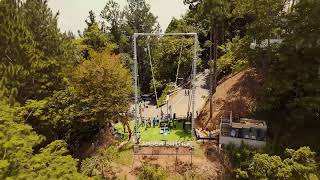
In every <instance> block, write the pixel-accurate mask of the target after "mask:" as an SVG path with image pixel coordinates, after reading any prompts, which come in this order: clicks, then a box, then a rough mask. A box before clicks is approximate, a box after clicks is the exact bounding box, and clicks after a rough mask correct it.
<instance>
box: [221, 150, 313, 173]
mask: <svg viewBox="0 0 320 180" xmlns="http://www.w3.org/2000/svg"><path fill="white" fill-rule="evenodd" d="M226 150H227V151H226V152H227V154H228V155H229V158H230V161H231V163H232V165H233V166H234V170H233V174H234V176H235V178H237V179H309V178H311V179H312V178H315V179H316V174H317V168H318V167H317V164H316V161H315V152H312V151H311V150H310V148H309V147H301V148H299V149H298V150H293V149H286V150H285V152H284V153H283V157H280V156H277V155H269V154H267V153H264V152H263V151H266V150H256V149H253V148H250V147H248V146H247V145H245V144H242V145H241V146H240V147H238V148H237V147H235V146H233V145H229V146H227V147H226Z"/></svg>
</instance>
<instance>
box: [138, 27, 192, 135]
mask: <svg viewBox="0 0 320 180" xmlns="http://www.w3.org/2000/svg"><path fill="white" fill-rule="evenodd" d="M139 36H193V37H194V41H195V42H194V57H193V61H192V80H191V84H192V95H191V102H192V117H191V119H192V122H191V133H192V135H193V136H194V135H195V130H194V128H195V119H196V115H195V103H196V102H195V95H196V73H197V59H198V54H197V48H198V35H197V33H134V35H133V48H134V57H133V60H134V91H135V98H134V100H135V112H134V116H135V117H134V120H135V122H134V130H135V133H137V132H138V121H139V119H138V112H139V110H138V108H139V106H138V105H139V102H138V58H137V38H138V37H139ZM136 140H137V134H136Z"/></svg>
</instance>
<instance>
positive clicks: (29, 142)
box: [0, 102, 85, 179]
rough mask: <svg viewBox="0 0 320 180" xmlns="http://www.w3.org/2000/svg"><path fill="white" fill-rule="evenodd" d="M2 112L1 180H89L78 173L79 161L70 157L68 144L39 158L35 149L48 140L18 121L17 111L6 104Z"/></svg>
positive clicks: (49, 148)
mask: <svg viewBox="0 0 320 180" xmlns="http://www.w3.org/2000/svg"><path fill="white" fill-rule="evenodd" d="M0 108H1V109H2V111H1V113H0V130H1V133H0V155H1V157H2V159H1V160H0V178H1V179H6V178H9V179H57V178H62V179H85V177H84V176H83V175H82V174H80V173H78V172H77V160H75V159H73V158H72V157H71V156H70V155H67V153H68V150H67V149H66V145H67V144H66V143H65V142H64V141H54V142H52V143H51V144H49V145H48V146H46V147H45V148H43V149H41V150H40V153H38V154H35V153H34V151H33V148H34V147H35V146H37V145H39V144H40V143H41V141H42V140H43V139H44V138H43V137H42V136H39V135H37V134H36V133H35V132H34V131H32V127H31V126H29V125H26V124H24V123H20V122H17V121H16V120H15V119H17V117H16V116H14V114H15V111H16V109H15V108H10V107H9V106H8V105H7V104H6V103H2V102H1V103H0Z"/></svg>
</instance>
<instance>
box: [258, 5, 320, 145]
mask: <svg viewBox="0 0 320 180" xmlns="http://www.w3.org/2000/svg"><path fill="white" fill-rule="evenodd" d="M319 10H320V2H319V1H300V2H299V3H297V5H296V6H295V7H294V11H293V12H291V13H289V14H288V15H287V16H286V19H287V20H286V21H285V23H284V24H283V29H285V31H286V32H287V33H286V34H284V36H283V38H284V41H283V42H282V44H281V45H280V47H279V48H277V49H276V50H274V52H273V53H272V58H273V61H272V63H271V66H270V67H271V68H270V71H269V72H268V74H267V79H266V82H265V84H264V87H263V91H262V93H261V96H260V97H261V98H260V99H259V103H258V114H259V115H261V116H263V118H264V119H268V120H269V127H270V129H271V130H272V135H273V136H272V137H273V139H272V140H273V142H274V144H280V145H283V146H286V147H299V146H303V145H308V146H310V147H311V148H313V149H316V150H319V149H320V146H319V143H318V140H317V139H316V138H315V136H316V134H317V133H318V130H317V128H314V127H319V125H320V124H319V104H320V99H319V97H320V96H319V88H320V78H319V58H318V57H319V56H320V54H319V52H320V46H319V42H318V39H319V38H320V37H319V34H320V28H319V27H320V24H319V21H317V20H316V19H317V17H318V16H319V15H320V13H319V12H320V11H319ZM292 139H294V141H292Z"/></svg>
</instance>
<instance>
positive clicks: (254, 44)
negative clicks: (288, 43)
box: [250, 38, 283, 49]
mask: <svg viewBox="0 0 320 180" xmlns="http://www.w3.org/2000/svg"><path fill="white" fill-rule="evenodd" d="M282 41H283V39H280V38H279V39H269V42H270V45H271V44H281V43H282ZM256 47H260V48H266V47H268V39H265V40H263V41H262V42H261V43H260V44H257V41H256V40H254V41H253V42H252V43H250V49H255V48H256Z"/></svg>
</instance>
